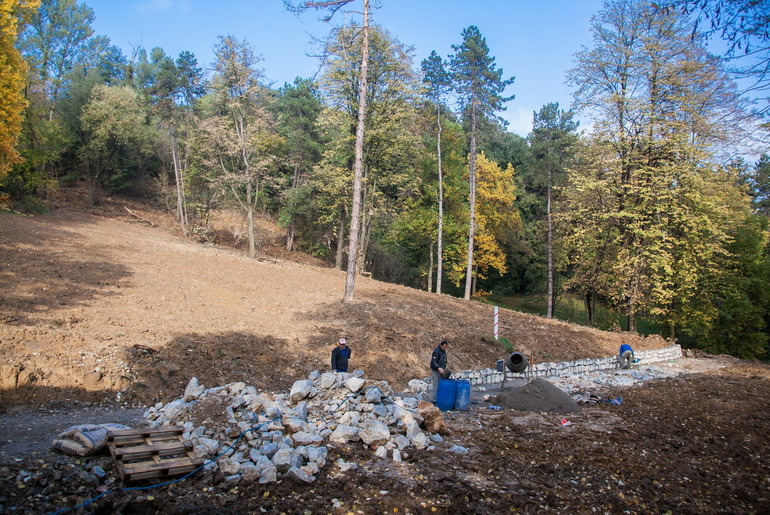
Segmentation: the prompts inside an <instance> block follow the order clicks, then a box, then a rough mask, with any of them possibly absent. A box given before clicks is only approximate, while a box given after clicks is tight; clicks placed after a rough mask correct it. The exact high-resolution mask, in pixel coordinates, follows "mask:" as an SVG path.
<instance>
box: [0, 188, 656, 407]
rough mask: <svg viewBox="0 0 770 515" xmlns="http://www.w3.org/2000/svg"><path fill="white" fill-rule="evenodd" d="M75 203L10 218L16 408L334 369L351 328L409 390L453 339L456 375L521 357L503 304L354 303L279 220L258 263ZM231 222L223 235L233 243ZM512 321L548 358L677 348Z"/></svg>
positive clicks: (7, 309)
mask: <svg viewBox="0 0 770 515" xmlns="http://www.w3.org/2000/svg"><path fill="white" fill-rule="evenodd" d="M73 196H75V194H74V193H72V192H70V197H73ZM66 200H67V203H63V204H62V205H61V206H60V207H59V209H57V210H56V211H54V212H53V213H51V214H46V215H39V216H25V215H19V214H11V213H7V212H6V213H0V283H2V289H1V290H0V322H1V324H0V341H2V347H1V348H0V395H2V398H3V400H5V401H6V402H9V401H35V402H43V401H46V400H62V399H86V400H94V401H104V400H112V399H115V398H116V394H117V392H121V395H120V398H121V400H123V401H127V400H130V401H131V400H132V401H139V402H143V403H146V402H153V401H156V400H159V399H168V398H174V397H176V396H178V395H179V394H180V392H181V391H182V390H183V389H184V386H185V385H186V384H187V382H188V381H189V379H190V378H191V377H193V376H197V377H198V378H199V379H200V381H201V382H203V383H204V384H206V385H207V386H209V387H211V386H216V385H217V384H224V383H228V382H232V381H236V380H242V381H246V382H248V383H249V384H254V385H256V386H258V387H262V388H269V389H279V388H283V387H286V386H288V385H289V384H291V382H293V381H294V380H295V379H297V378H299V377H305V376H306V375H307V373H308V372H309V371H311V370H314V369H325V368H328V366H329V365H328V362H329V355H330V351H331V349H332V346H333V344H334V342H336V340H337V339H338V338H339V337H340V336H345V337H347V338H348V340H349V342H350V346H351V348H352V350H353V356H352V366H353V367H355V368H361V369H364V370H365V372H366V374H367V376H368V377H372V378H377V379H384V380H388V381H391V382H393V383H395V384H396V385H401V386H403V385H404V384H405V383H406V381H408V380H409V379H412V378H415V377H424V376H427V375H429V370H428V367H427V363H428V360H429V357H430V353H431V351H432V349H433V347H434V346H435V345H436V344H437V343H438V342H439V341H440V340H442V339H447V340H448V341H450V343H451V347H450V368H452V369H455V370H462V369H479V368H486V367H492V366H494V363H495V361H496V360H497V359H499V358H501V357H504V355H505V351H504V349H503V348H502V347H501V346H500V345H499V344H497V343H495V342H493V341H491V339H490V338H489V337H490V335H491V334H492V307H491V306H488V305H485V304H482V303H478V302H465V301H463V300H460V299H456V298H452V297H449V296H446V295H435V294H433V295H432V294H428V293H427V292H423V291H418V290H415V289H411V288H406V287H401V286H397V285H392V284H386V283H382V282H378V281H375V280H372V279H371V278H367V277H359V278H358V280H357V283H356V300H355V301H354V302H353V303H347V304H343V303H342V302H341V298H342V294H343V289H344V280H345V275H344V273H343V272H341V271H338V270H335V269H332V268H328V267H324V266H322V265H321V264H319V263H314V262H313V260H312V259H310V258H308V257H307V256H303V255H301V254H287V253H286V252H285V251H283V252H281V251H280V246H279V245H277V244H276V243H277V239H278V237H279V235H278V234H276V229H275V228H272V229H270V228H269V227H268V226H267V225H265V227H264V229H263V230H262V231H261V234H262V240H261V253H260V258H259V259H249V258H248V257H247V256H246V255H245V254H244V252H243V251H242V250H238V249H233V248H228V247H217V246H212V245H204V244H201V243H198V242H196V241H193V240H191V239H185V238H183V237H182V236H181V235H180V234H179V233H178V230H177V229H176V227H175V225H174V224H173V220H171V219H170V218H169V217H168V216H167V215H165V214H163V213H162V212H159V211H155V210H152V209H149V208H147V207H146V206H143V205H141V204H137V203H132V202H129V201H125V200H109V201H107V202H106V203H105V205H102V206H100V207H99V208H85V207H82V205H81V206H78V202H77V200H78V198H77V197H75V198H68V199H66ZM73 205H74V208H73ZM220 225H222V224H220ZM231 225H232V227H228V228H226V230H225V229H221V230H220V232H221V233H222V234H229V235H230V239H233V238H234V237H235V236H233V235H237V232H238V230H239V229H238V228H237V227H236V226H237V224H236V223H231ZM271 231H272V232H271ZM225 239H227V238H225ZM500 320H501V332H502V334H503V335H504V336H507V337H508V338H510V340H511V341H512V342H513V344H514V346H515V347H516V349H517V350H520V351H524V352H526V353H527V354H528V355H531V356H532V358H533V359H534V360H536V361H559V360H570V359H578V358H583V357H600V356H609V355H612V354H614V353H616V352H617V349H618V346H619V345H620V344H621V343H623V342H626V343H630V344H631V345H632V346H633V347H635V348H637V349H646V348H655V347H661V346H664V345H667V344H668V342H666V341H665V340H663V339H661V338H646V339H645V338H639V337H636V336H633V335H628V334H619V333H618V334H616V333H607V332H602V331H597V330H592V329H589V328H584V327H580V326H576V325H571V324H567V323H562V322H558V321H553V320H546V319H543V318H540V317H536V316H531V315H526V314H521V313H517V312H513V311H508V310H502V312H501V315H500Z"/></svg>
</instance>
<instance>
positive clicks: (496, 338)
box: [494, 306, 500, 340]
mask: <svg viewBox="0 0 770 515" xmlns="http://www.w3.org/2000/svg"><path fill="white" fill-rule="evenodd" d="M499 314H500V308H499V307H497V306H495V327H494V329H495V340H499V339H500V338H499V337H500V327H499V324H498V322H499V321H498V315H499Z"/></svg>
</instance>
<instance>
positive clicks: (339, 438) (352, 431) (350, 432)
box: [329, 424, 361, 443]
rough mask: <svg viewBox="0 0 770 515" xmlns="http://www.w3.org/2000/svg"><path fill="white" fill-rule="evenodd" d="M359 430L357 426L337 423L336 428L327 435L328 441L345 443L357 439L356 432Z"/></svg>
mask: <svg viewBox="0 0 770 515" xmlns="http://www.w3.org/2000/svg"><path fill="white" fill-rule="evenodd" d="M360 432H361V430H360V429H359V428H357V427H353V426H346V425H345V424H339V425H338V426H337V428H336V429H335V430H334V431H333V432H332V434H331V435H329V441H331V442H334V443H347V442H353V441H356V440H358V439H359V438H358V434H359V433H360Z"/></svg>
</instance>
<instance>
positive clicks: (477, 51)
mask: <svg viewBox="0 0 770 515" xmlns="http://www.w3.org/2000/svg"><path fill="white" fill-rule="evenodd" d="M462 36H463V42H462V43H461V44H460V45H452V48H453V49H454V51H455V52H456V54H454V55H452V56H451V57H450V58H449V63H450V64H449V66H450V69H451V71H452V78H453V80H454V89H455V91H456V92H457V94H458V96H459V98H460V101H461V103H462V107H463V113H464V115H465V119H466V123H467V124H468V135H469V140H470V157H469V178H468V182H469V189H470V192H469V204H470V207H469V210H470V224H469V229H468V253H467V257H468V259H467V266H466V274H465V296H464V298H465V299H466V300H468V299H470V297H471V288H472V277H473V249H474V243H475V242H474V239H475V234H476V155H477V152H478V149H477V139H478V129H479V124H480V122H481V121H482V120H483V119H499V118H498V117H497V115H496V114H495V113H496V112H498V111H501V110H504V109H505V108H504V106H503V104H504V103H505V102H507V101H509V100H512V99H513V96H510V97H503V96H501V95H502V93H503V92H504V91H505V88H507V87H508V86H509V85H511V84H513V82H514V77H511V78H509V79H503V70H501V69H498V68H497V66H496V65H495V58H494V57H492V56H490V55H489V48H488V47H487V42H486V39H485V38H484V37H483V36H482V35H481V32H480V31H479V29H478V28H477V27H476V26H473V25H471V26H470V27H468V28H467V29H465V30H463V33H462Z"/></svg>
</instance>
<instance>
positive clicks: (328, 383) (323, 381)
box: [318, 372, 337, 390]
mask: <svg viewBox="0 0 770 515" xmlns="http://www.w3.org/2000/svg"><path fill="white" fill-rule="evenodd" d="M336 383H337V374H335V373H333V372H326V373H325V374H321V378H320V380H319V384H318V387H319V388H320V389H322V390H331V389H332V388H334V385H335V384H336Z"/></svg>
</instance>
